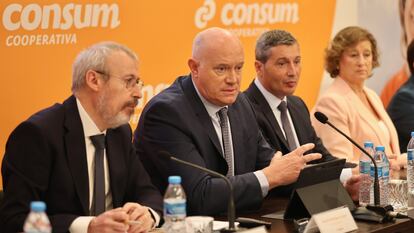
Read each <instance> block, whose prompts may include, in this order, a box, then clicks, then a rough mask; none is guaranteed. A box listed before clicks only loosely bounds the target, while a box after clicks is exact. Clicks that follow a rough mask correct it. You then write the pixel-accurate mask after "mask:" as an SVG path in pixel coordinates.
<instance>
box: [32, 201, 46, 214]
mask: <svg viewBox="0 0 414 233" xmlns="http://www.w3.org/2000/svg"><path fill="white" fill-rule="evenodd" d="M30 209H31V210H32V211H34V212H42V211H45V210H46V204H45V203H44V202H43V201H32V202H31V203H30Z"/></svg>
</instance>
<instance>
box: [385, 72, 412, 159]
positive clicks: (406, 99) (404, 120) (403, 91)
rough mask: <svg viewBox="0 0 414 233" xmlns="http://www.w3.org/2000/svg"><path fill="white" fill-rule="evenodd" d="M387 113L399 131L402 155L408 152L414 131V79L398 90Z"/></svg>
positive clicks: (410, 79)
mask: <svg viewBox="0 0 414 233" xmlns="http://www.w3.org/2000/svg"><path fill="white" fill-rule="evenodd" d="M387 112H388V114H389V115H390V118H391V120H392V122H393V123H394V125H395V128H396V129H397V134H398V140H399V143H400V150H401V153H403V152H407V145H408V141H410V139H411V131H414V77H413V76H411V77H410V78H409V79H408V81H407V82H406V83H405V84H404V85H403V86H402V87H401V88H400V89H399V90H398V92H397V93H396V94H395V95H394V97H393V98H392V100H391V102H390V104H389V105H388V108H387Z"/></svg>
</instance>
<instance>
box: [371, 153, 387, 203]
mask: <svg viewBox="0 0 414 233" xmlns="http://www.w3.org/2000/svg"><path fill="white" fill-rule="evenodd" d="M384 151H385V148H384V146H376V147H375V155H374V159H375V162H376V163H377V167H378V181H379V186H380V187H379V188H380V204H381V205H387V204H388V182H389V179H390V163H389V161H388V158H387V156H386V155H385V152H384ZM371 176H372V177H373V176H374V165H372V166H371Z"/></svg>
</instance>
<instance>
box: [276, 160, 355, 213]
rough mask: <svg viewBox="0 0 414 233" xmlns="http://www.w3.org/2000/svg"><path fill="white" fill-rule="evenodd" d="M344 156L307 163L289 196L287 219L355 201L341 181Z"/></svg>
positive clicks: (350, 203) (352, 203) (351, 203)
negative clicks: (342, 157) (316, 162)
mask: <svg viewBox="0 0 414 233" xmlns="http://www.w3.org/2000/svg"><path fill="white" fill-rule="evenodd" d="M344 165H345V159H335V160H331V161H327V162H324V163H318V164H312V165H308V166H306V167H305V168H304V169H303V170H302V171H301V172H300V174H299V177H298V180H297V182H296V183H295V186H294V190H293V192H292V194H291V196H290V199H289V203H288V206H287V208H286V211H285V213H284V216H283V217H284V219H300V218H308V217H310V216H312V215H313V214H316V213H320V212H323V211H326V210H329V209H333V208H336V207H340V206H344V205H346V206H348V208H349V210H350V211H353V210H354V209H355V204H354V202H353V201H352V199H351V197H350V196H349V194H348V192H347V191H346V190H345V188H344V186H343V185H342V183H341V182H340V180H339V177H340V175H341V172H342V169H343V168H344Z"/></svg>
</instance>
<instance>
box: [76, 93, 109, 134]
mask: <svg viewBox="0 0 414 233" xmlns="http://www.w3.org/2000/svg"><path fill="white" fill-rule="evenodd" d="M76 105H77V106H78V110H79V116H80V119H81V122H82V127H83V133H84V135H85V137H86V138H88V137H90V136H93V135H97V134H106V130H104V131H103V132H101V131H100V130H99V128H98V126H96V124H95V122H94V121H93V120H92V119H91V117H90V116H89V114H88V113H87V112H86V110H85V109H84V108H83V106H82V103H81V102H80V101H79V99H78V98H76Z"/></svg>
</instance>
